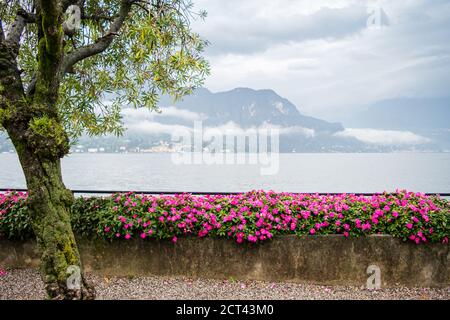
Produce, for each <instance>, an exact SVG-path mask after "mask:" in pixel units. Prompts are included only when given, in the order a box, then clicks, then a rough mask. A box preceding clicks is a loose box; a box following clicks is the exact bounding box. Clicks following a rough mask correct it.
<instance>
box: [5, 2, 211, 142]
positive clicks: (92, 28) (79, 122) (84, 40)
mask: <svg viewBox="0 0 450 320" xmlns="http://www.w3.org/2000/svg"><path fill="white" fill-rule="evenodd" d="M84 3H85V4H84V7H83V10H82V11H83V19H82V21H81V28H80V29H79V30H78V32H76V33H75V34H73V35H70V36H69V35H65V36H64V48H63V50H64V52H65V54H66V55H67V54H69V53H71V52H73V51H74V50H75V49H77V48H80V47H82V46H86V45H90V44H93V43H95V42H96V41H97V40H99V39H100V38H101V37H102V36H104V35H106V34H107V32H108V30H109V28H110V26H111V24H112V22H113V21H114V19H115V18H116V17H117V15H118V14H119V8H120V4H121V0H102V1H99V0H86V1H85V2H84ZM19 6H20V7H22V8H24V9H25V10H27V11H28V12H32V10H33V6H34V1H32V0H8V1H6V5H5V4H3V3H2V5H1V6H0V19H1V20H2V21H3V23H4V25H10V24H11V23H12V22H13V20H14V17H15V16H16V12H17V10H18V8H19ZM192 10H193V4H192V2H191V1H190V0H158V1H148V2H140V5H136V4H133V5H132V7H131V12H130V13H129V14H128V16H127V18H126V19H125V22H124V25H123V26H122V28H121V29H120V30H119V32H118V33H117V35H115V37H114V39H113V41H112V43H111V44H110V46H109V47H108V48H107V49H106V50H105V51H104V52H102V53H100V54H96V55H94V56H91V57H89V58H87V59H84V60H82V61H80V62H78V63H77V64H75V66H74V68H73V70H71V71H70V72H69V73H67V74H66V75H65V76H64V77H63V79H62V81H61V84H60V90H59V98H58V111H59V115H60V117H61V119H62V120H63V122H64V128H65V130H66V131H67V132H68V134H69V136H70V137H72V138H76V137H78V136H80V135H82V134H84V133H87V134H89V135H101V134H106V133H114V134H116V135H119V134H121V133H123V131H124V128H123V123H122V121H121V120H122V119H121V113H120V112H121V109H122V108H123V107H124V106H131V107H134V108H140V107H144V108H148V109H150V110H156V109H157V103H158V97H159V95H161V94H169V95H170V96H172V97H173V98H174V99H180V98H181V97H183V96H184V95H187V94H189V93H191V92H192V90H194V89H195V88H197V87H199V86H201V85H202V84H203V81H204V79H205V77H206V76H207V75H208V73H209V66H208V63H207V61H206V60H205V59H204V58H203V57H202V55H201V54H202V52H203V50H204V48H205V46H206V45H207V42H206V41H205V40H203V39H201V38H200V36H199V35H198V34H196V33H195V32H193V31H192V29H191V26H190V22H191V20H192V19H196V18H200V19H202V18H204V17H205V13H204V12H199V13H196V12H193V11H192ZM37 29H38V28H37V26H36V24H35V23H29V24H27V27H26V29H25V31H24V34H23V36H22V40H21V47H20V52H19V56H18V59H17V60H18V65H19V69H21V70H22V71H23V72H22V80H23V83H24V84H25V86H27V84H29V83H31V82H32V78H33V75H35V74H36V71H37V68H38V66H37V61H38V59H37V52H38V49H37V47H38V34H37V32H38V30H37ZM60 31H61V30H60ZM38 85H39V84H38Z"/></svg>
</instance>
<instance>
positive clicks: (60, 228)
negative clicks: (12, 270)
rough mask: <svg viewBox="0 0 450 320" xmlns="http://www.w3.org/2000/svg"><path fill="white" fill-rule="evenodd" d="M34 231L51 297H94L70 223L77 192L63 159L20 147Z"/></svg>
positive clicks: (46, 284)
mask: <svg viewBox="0 0 450 320" xmlns="http://www.w3.org/2000/svg"><path fill="white" fill-rule="evenodd" d="M20 151H22V152H19V158H20V162H21V164H22V168H23V171H24V174H25V177H26V181H27V187H28V192H29V207H30V211H31V215H32V226H33V231H34V233H35V235H36V239H37V244H38V248H39V250H40V254H41V275H42V280H43V281H44V283H45V288H46V291H47V293H48V295H49V298H51V299H92V298H94V297H95V292H94V289H93V287H92V286H90V285H89V284H88V283H87V281H86V279H85V278H84V274H83V268H82V264H81V260H80V254H79V252H78V248H77V245H76V242H75V237H74V234H73V231H72V227H71V224H70V208H71V206H72V204H73V200H74V197H73V194H72V192H71V191H70V190H68V189H66V187H65V186H64V183H63V181H62V176H61V164H60V160H59V159H57V160H53V161H51V160H48V159H47V160H43V159H41V158H40V157H39V156H37V155H35V154H32V153H25V151H24V150H20Z"/></svg>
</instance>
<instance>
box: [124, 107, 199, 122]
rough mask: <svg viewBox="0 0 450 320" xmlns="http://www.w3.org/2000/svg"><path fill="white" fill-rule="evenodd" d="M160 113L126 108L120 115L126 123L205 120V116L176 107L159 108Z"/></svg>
mask: <svg viewBox="0 0 450 320" xmlns="http://www.w3.org/2000/svg"><path fill="white" fill-rule="evenodd" d="M160 110H161V112H156V111H150V110H148V109H145V108H140V109H133V108H126V109H123V111H122V115H123V116H124V118H125V119H126V121H132V122H135V121H138V122H139V121H142V120H144V119H145V120H153V119H158V118H178V119H183V120H187V121H196V120H204V119H206V115H204V114H200V113H196V112H192V111H189V110H184V109H179V108H176V107H173V106H172V107H161V108H160Z"/></svg>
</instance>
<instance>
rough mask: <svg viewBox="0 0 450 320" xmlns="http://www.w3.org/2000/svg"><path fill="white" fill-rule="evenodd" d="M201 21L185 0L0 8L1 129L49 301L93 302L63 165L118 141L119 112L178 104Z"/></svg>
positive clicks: (14, 0)
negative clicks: (103, 137) (90, 143)
mask: <svg viewBox="0 0 450 320" xmlns="http://www.w3.org/2000/svg"><path fill="white" fill-rule="evenodd" d="M204 15H205V13H204V12H200V13H196V12H194V11H193V4H192V3H191V2H190V1H188V0H36V1H35V0H1V2H0V124H1V126H0V127H1V128H2V129H4V130H6V132H7V134H8V136H9V138H10V139H11V141H12V143H13V144H14V147H15V149H16V151H17V154H18V157H19V160H20V163H21V166H22V169H23V172H24V175H25V178H26V183H27V188H28V192H29V206H30V209H31V215H32V217H31V218H32V219H31V220H32V227H33V231H34V233H35V235H36V238H37V244H38V248H39V250H40V252H41V275H42V279H43V281H44V283H45V287H46V290H47V293H48V295H49V297H50V298H52V299H88V298H93V297H94V296H95V290H94V289H93V288H92V286H91V285H90V284H89V283H87V281H86V279H85V277H84V275H83V269H82V264H81V260H80V254H79V252H78V248H77V245H76V241H75V237H74V234H73V232H72V228H71V225H70V207H71V204H72V203H73V199H74V197H73V194H72V192H71V191H70V190H68V189H67V188H66V187H65V186H64V183H63V180H62V176H61V163H60V160H61V158H63V157H64V156H65V155H67V154H68V153H69V150H70V145H71V142H73V141H75V140H76V138H77V137H79V136H80V135H82V134H89V135H99V134H106V133H114V134H121V133H122V132H123V130H124V128H123V125H122V122H121V116H120V111H121V107H122V106H124V105H127V106H132V107H136V108H138V107H147V108H150V109H157V107H156V106H157V102H158V96H159V95H160V94H169V95H171V96H173V97H174V99H179V98H181V97H182V96H184V95H186V94H189V93H191V92H192V90H193V89H195V88H197V87H198V86H200V85H201V84H202V82H203V80H204V78H205V76H206V75H207V74H208V72H209V68H208V64H207V62H206V61H205V60H204V58H203V57H202V55H201V54H202V52H203V50H204V47H205V45H206V44H207V43H206V41H204V40H202V39H201V38H200V37H199V35H197V34H196V33H194V32H192V30H191V27H190V22H191V21H192V19H194V18H196V17H201V18H202V17H204ZM105 99H106V100H108V101H107V102H105ZM76 272H79V274H80V277H79V279H80V283H79V285H71V282H70V280H71V278H73V276H74V273H76Z"/></svg>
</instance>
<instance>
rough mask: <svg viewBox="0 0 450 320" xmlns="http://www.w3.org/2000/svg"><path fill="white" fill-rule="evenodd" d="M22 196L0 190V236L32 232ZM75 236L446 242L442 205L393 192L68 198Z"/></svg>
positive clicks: (448, 209) (449, 219)
mask: <svg viewBox="0 0 450 320" xmlns="http://www.w3.org/2000/svg"><path fill="white" fill-rule="evenodd" d="M26 198H27V197H26V195H24V194H21V193H10V194H7V195H3V194H0V237H5V238H8V239H28V238H31V237H32V236H33V232H32V229H31V223H30V216H29V214H28V212H29V209H28V206H27V202H26ZM71 223H72V228H73V231H74V233H75V234H77V235H79V236H82V237H95V238H100V239H109V240H114V239H118V238H120V239H130V238H138V237H140V238H153V239H174V240H175V241H176V239H177V237H183V236H190V235H197V236H199V237H205V236H208V237H220V238H234V239H236V241H237V242H239V243H240V242H242V241H244V240H246V241H250V242H260V241H264V240H269V239H271V238H272V237H276V236H279V235H293V234H295V235H297V236H306V235H310V234H315V235H317V234H320V235H327V234H343V235H344V236H346V237H348V236H351V237H364V236H368V235H372V234H388V235H392V236H393V237H396V238H399V239H402V240H404V241H414V242H415V243H417V244H418V243H448V241H449V238H450V202H449V201H447V200H445V199H441V198H438V197H426V196H423V195H420V194H413V193H406V192H398V193H395V194H380V195H378V196H373V197H359V196H356V195H339V196H318V195H295V194H288V193H280V194H277V193H270V192H267V193H265V192H261V191H254V192H248V193H244V194H238V195H233V196H192V195H189V194H180V195H174V196H142V195H136V194H133V193H127V194H116V195H112V196H110V197H104V198H102V197H89V198H76V200H75V202H74V204H73V206H72V209H71Z"/></svg>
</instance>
